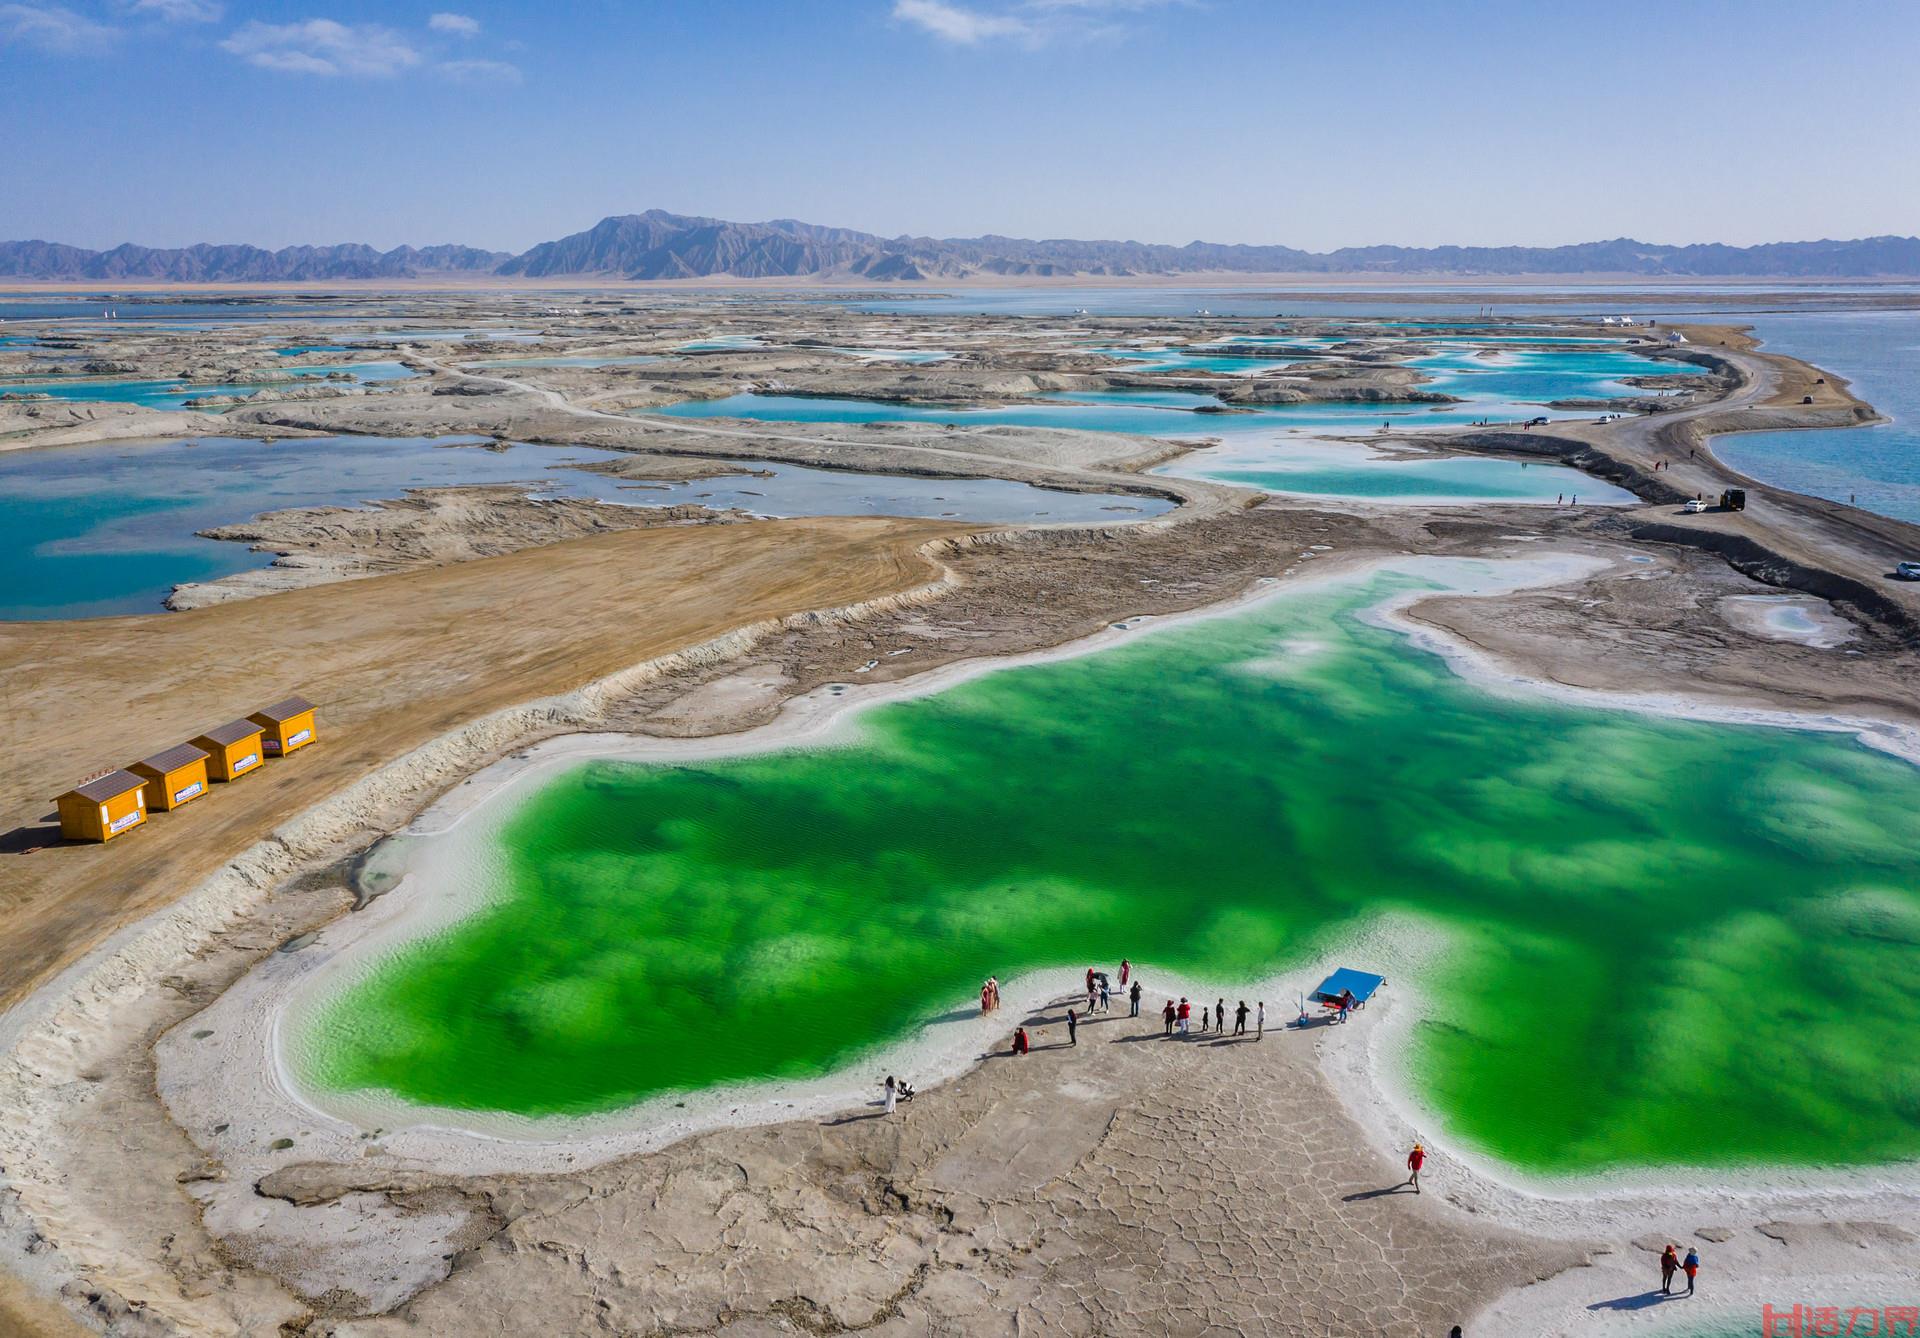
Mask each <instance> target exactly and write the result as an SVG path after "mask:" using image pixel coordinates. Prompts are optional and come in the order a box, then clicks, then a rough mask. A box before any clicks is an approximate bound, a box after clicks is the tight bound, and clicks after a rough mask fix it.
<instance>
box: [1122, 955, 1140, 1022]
mask: <svg viewBox="0 0 1920 1338" xmlns="http://www.w3.org/2000/svg"><path fill="white" fill-rule="evenodd" d="M1120 973H1121V975H1122V976H1125V974H1126V967H1125V966H1124V965H1123V966H1122V967H1121V969H1120ZM1127 1003H1128V1005H1129V1010H1130V1011H1129V1012H1128V1013H1127V1016H1128V1017H1139V1016H1140V982H1139V981H1137V980H1136V981H1134V982H1133V988H1132V989H1130V990H1128V991H1127Z"/></svg>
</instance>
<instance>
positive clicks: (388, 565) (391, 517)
mask: <svg viewBox="0 0 1920 1338" xmlns="http://www.w3.org/2000/svg"><path fill="white" fill-rule="evenodd" d="M621 463H625V462H621ZM708 472H711V469H710V467H709V471H708ZM748 519H751V517H750V516H749V515H748V514H747V513H746V512H744V511H716V510H713V509H711V508H708V507H704V506H699V505H676V506H658V507H618V506H601V505H599V504H598V503H595V502H591V501H587V500H585V499H582V498H577V497H529V496H528V495H527V493H526V491H525V489H523V488H519V487H515V486H513V485H511V484H499V485H494V486H490V487H489V486H478V487H453V488H416V489H413V490H411V491H410V492H409V493H408V494H407V496H405V497H402V498H395V499H392V500H380V501H377V502H375V503H374V504H373V505H372V506H358V507H349V506H324V507H303V508H295V509H293V510H288V511H270V512H268V513H266V514H265V515H261V516H256V517H255V518H254V519H252V520H250V521H244V522H242V523H240V524H236V525H219V526H215V527H214V528H213V529H210V530H203V531H201V534H202V536H203V537H205V538H208V539H221V540H225V541H227V542H229V543H244V544H248V545H250V546H251V547H253V548H254V549H255V551H258V552H263V553H274V554H276V555H277V556H276V557H275V559H274V562H273V565H271V566H268V567H263V568H259V569H256V570H251V571H244V572H236V573H235V574H233V575H231V576H223V577H221V578H220V579H219V580H215V581H203V582H198V583H195V584H190V585H181V586H176V587H175V588H174V591H173V593H172V594H171V595H169V596H167V607H168V608H170V609H173V610H175V611H176V612H180V611H184V610H187V609H198V608H205V607H206V606H207V605H209V604H220V603H225V602H227V601H229V600H234V599H252V598H254V597H256V596H258V595H266V594H272V593H274V592H275V591H278V590H293V589H298V588H300V587H303V586H309V585H323V584H326V583H328V582H332V581H351V580H359V579H362V578H364V577H367V576H379V575H381V574H383V573H386V572H394V571H407V570H411V569H413V568H417V567H444V566H446V565H448V564H449V563H454V562H470V561H472V560H473V559H474V558H483V557H497V556H499V555H501V554H503V553H517V552H519V551H520V550H521V549H524V548H543V547H545V546H546V545H548V544H555V543H560V542H561V541H563V540H566V539H578V538H581V537H583V536H585V535H589V534H605V533H608V532H610V531H614V530H637V529H650V528H657V527H659V526H662V525H699V524H714V523H719V522H725V521H737V520H748Z"/></svg>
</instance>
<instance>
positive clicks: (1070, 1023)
mask: <svg viewBox="0 0 1920 1338" xmlns="http://www.w3.org/2000/svg"><path fill="white" fill-rule="evenodd" d="M1067 1044H1068V1045H1078V1044H1080V1019H1079V1018H1077V1017H1075V1016H1074V1015H1073V1010H1072V1009H1071V1008H1069V1009H1068V1010H1067Z"/></svg>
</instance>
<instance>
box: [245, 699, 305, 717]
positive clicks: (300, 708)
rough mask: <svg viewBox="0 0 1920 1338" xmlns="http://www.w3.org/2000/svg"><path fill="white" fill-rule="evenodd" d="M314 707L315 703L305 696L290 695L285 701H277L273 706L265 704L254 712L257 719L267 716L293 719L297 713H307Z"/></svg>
mask: <svg viewBox="0 0 1920 1338" xmlns="http://www.w3.org/2000/svg"><path fill="white" fill-rule="evenodd" d="M312 709H313V703H312V702H310V701H308V700H307V699H306V698H305V697H289V698H287V699H286V700H285V701H282V702H275V703H274V704H273V705H271V706H263V707H261V708H260V709H259V710H257V711H255V712H254V713H253V714H254V718H255V719H258V718H259V717H261V716H265V717H266V718H267V719H269V720H272V721H275V722H278V721H281V720H291V719H293V718H294V717H295V716H297V715H305V714H306V713H307V712H308V711H311V710H312Z"/></svg>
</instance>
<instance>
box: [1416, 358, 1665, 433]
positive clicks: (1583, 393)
mask: <svg viewBox="0 0 1920 1338" xmlns="http://www.w3.org/2000/svg"><path fill="white" fill-rule="evenodd" d="M1484 347H1485V344H1483V343H1482V342H1480V341H1478V340H1462V341H1460V342H1458V343H1457V344H1451V345H1450V347H1449V348H1448V350H1447V351H1446V352H1444V353H1440V354H1436V355H1435V356H1433V357H1430V358H1413V359H1410V360H1409V365H1410V366H1414V367H1418V368H1419V369H1420V370H1421V371H1423V372H1425V373H1426V374H1427V375H1428V376H1431V377H1433V378H1434V380H1433V382H1432V383H1431V384H1430V385H1427V386H1423V387H1422V389H1424V390H1437V391H1440V392H1441V393H1443V394H1447V395H1458V396H1461V397H1462V398H1464V399H1468V400H1472V401H1478V402H1482V403H1487V404H1528V403H1532V404H1545V403H1547V402H1548V401H1550V400H1557V399H1598V398H1609V397H1613V396H1625V395H1647V394H1650V393H1657V392H1650V391H1647V390H1644V389H1638V388H1635V387H1633V386H1630V385H1628V384H1626V382H1625V381H1624V380H1623V378H1625V377H1629V376H1673V375H1676V374H1680V373H1694V374H1698V373H1699V372H1700V370H1701V369H1700V368H1698V367H1695V366H1693V365H1692V364H1691V363H1684V362H1670V361H1663V360H1655V359H1651V358H1643V357H1640V356H1638V355H1637V354H1634V353H1630V352H1628V351H1627V350H1625V349H1623V348H1593V347H1583V348H1581V349H1580V350H1579V351H1577V352H1564V351H1556V350H1553V349H1544V348H1502V349H1500V351H1499V353H1500V356H1499V357H1497V358H1481V357H1477V356H1475V354H1476V353H1477V352H1478V351H1479V350H1480V349H1482V348H1484ZM1473 416H1474V417H1476V418H1478V417H1483V416H1485V415H1484V413H1483V412H1475V413H1474V415H1473Z"/></svg>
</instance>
